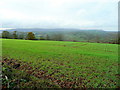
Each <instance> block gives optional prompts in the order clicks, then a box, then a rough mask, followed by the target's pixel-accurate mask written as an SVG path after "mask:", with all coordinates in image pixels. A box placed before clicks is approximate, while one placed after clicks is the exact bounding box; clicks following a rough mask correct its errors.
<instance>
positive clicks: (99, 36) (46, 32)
mask: <svg viewBox="0 0 120 90" xmlns="http://www.w3.org/2000/svg"><path fill="white" fill-rule="evenodd" d="M7 31H9V32H13V31H17V32H18V34H19V33H21V32H22V33H23V32H24V33H27V32H33V33H34V34H35V36H36V39H39V38H40V37H42V38H44V39H46V36H49V38H50V39H51V40H57V38H58V36H60V37H62V38H61V40H64V41H66V40H67V41H87V42H113V41H116V40H117V38H118V32H116V31H104V30H82V29H64V28H55V29H43V28H17V29H11V30H7ZM24 35H25V34H24Z"/></svg>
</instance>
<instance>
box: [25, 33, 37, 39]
mask: <svg viewBox="0 0 120 90" xmlns="http://www.w3.org/2000/svg"><path fill="white" fill-rule="evenodd" d="M26 39H27V40H34V39H35V35H34V33H33V32H28V34H27V37H26Z"/></svg>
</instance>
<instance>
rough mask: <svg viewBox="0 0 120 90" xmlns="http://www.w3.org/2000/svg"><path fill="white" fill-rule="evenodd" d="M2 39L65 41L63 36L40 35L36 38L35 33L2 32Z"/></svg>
mask: <svg viewBox="0 0 120 90" xmlns="http://www.w3.org/2000/svg"><path fill="white" fill-rule="evenodd" d="M2 38H6V39H24V40H55V41H63V35H62V34H56V35H52V36H51V35H42V34H41V35H39V36H36V35H35V34H34V33H33V32H17V31H13V32H9V31H3V32H2Z"/></svg>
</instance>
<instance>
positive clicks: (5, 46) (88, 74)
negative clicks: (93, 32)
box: [2, 39, 119, 88]
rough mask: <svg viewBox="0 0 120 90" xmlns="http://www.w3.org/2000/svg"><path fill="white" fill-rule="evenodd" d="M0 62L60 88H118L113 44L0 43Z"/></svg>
mask: <svg viewBox="0 0 120 90" xmlns="http://www.w3.org/2000/svg"><path fill="white" fill-rule="evenodd" d="M2 58H3V62H4V63H5V62H6V63H8V62H9V61H10V60H11V61H12V63H13V62H14V63H20V67H19V69H18V70H19V71H26V73H29V74H31V75H32V76H33V77H37V78H38V79H37V80H41V78H43V77H45V78H44V81H47V80H49V81H48V82H49V83H53V84H55V85H57V86H58V87H60V88H61V87H62V88H116V87H118V78H119V77H118V65H119V64H118V45H117V44H103V43H88V42H68V41H46V40H41V41H35V40H34V41H33V40H17V39H16V40H15V39H2ZM5 59H7V60H6V61H4V60H5ZM26 63H27V64H26ZM22 64H23V65H24V67H23V68H22ZM11 65H12V64H10V66H11ZM25 65H26V66H25ZM29 67H31V68H30V69H29V70H28V68H29ZM25 68H26V69H25ZM32 70H33V71H32ZM27 71H28V72H27ZM30 71H32V72H30ZM41 73H42V74H41Z"/></svg>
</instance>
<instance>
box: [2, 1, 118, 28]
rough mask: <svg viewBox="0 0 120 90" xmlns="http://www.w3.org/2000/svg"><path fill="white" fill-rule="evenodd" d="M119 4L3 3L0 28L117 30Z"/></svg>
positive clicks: (113, 2)
mask: <svg viewBox="0 0 120 90" xmlns="http://www.w3.org/2000/svg"><path fill="white" fill-rule="evenodd" d="M118 1H119V0H0V28H2V27H3V28H77V29H103V30H117V29H118ZM1 24H2V25H1Z"/></svg>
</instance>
